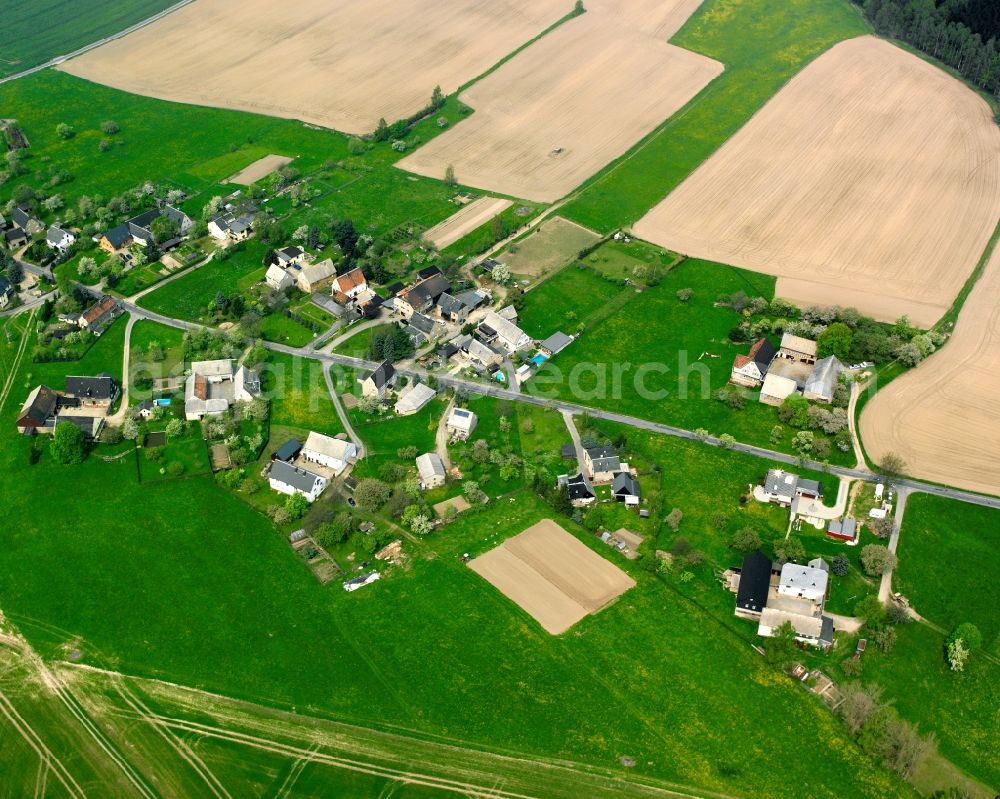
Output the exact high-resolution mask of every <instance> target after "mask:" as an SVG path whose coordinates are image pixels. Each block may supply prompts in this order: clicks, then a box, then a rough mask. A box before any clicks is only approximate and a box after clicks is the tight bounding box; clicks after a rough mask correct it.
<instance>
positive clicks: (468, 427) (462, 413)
mask: <svg viewBox="0 0 1000 799" xmlns="http://www.w3.org/2000/svg"><path fill="white" fill-rule="evenodd" d="M478 422H479V419H478V417H477V416H476V414H474V413H473V412H472V411H470V410H469V409H468V408H452V409H451V413H449V414H448V419H447V420H446V421H445V429H446V430H447V432H448V435H449V436H451V437H452V438H454V439H455V440H456V441H467V440H468V438H469V436H471V435H472V431H473V430H475V429H476V424H477V423H478Z"/></svg>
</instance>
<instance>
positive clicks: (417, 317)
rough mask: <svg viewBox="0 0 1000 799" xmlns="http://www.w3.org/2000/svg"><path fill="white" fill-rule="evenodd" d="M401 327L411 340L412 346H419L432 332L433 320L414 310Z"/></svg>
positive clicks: (428, 338)
mask: <svg viewBox="0 0 1000 799" xmlns="http://www.w3.org/2000/svg"><path fill="white" fill-rule="evenodd" d="M403 329H404V330H405V331H406V334H407V335H408V336H409V337H410V340H411V341H412V342H413V346H414V347H419V346H420V345H421V344H423V343H425V342H427V341H429V340H430V338H431V336H432V335H433V334H434V320H433V319H431V318H430V317H429V316H424V315H423V314H422V313H419V312H416V311H415V312H414V313H413V314H412V315H411V316H410V319H409V321H408V322H407V323H406V326H405V327H404V328H403Z"/></svg>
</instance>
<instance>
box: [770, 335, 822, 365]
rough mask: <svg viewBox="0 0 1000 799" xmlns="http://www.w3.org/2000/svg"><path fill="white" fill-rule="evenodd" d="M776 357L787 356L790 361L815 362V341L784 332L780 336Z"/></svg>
mask: <svg viewBox="0 0 1000 799" xmlns="http://www.w3.org/2000/svg"><path fill="white" fill-rule="evenodd" d="M778 357H779V358H788V359H789V360H791V361H799V362H800V363H808V364H813V363H816V342H815V341H812V340H811V339H808V338H802V336H796V335H794V334H792V333H785V334H784V335H782V337H781V346H780V347H779V348H778Z"/></svg>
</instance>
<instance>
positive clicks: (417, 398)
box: [396, 383, 437, 416]
mask: <svg viewBox="0 0 1000 799" xmlns="http://www.w3.org/2000/svg"><path fill="white" fill-rule="evenodd" d="M436 396H437V392H436V391H435V390H434V389H433V388H431V387H430V386H428V385H427V384H426V383H414V384H413V385H411V386H410V387H409V388H407V389H406V390H405V391H403V392H402V393H401V394H400V395H399V399H398V400H396V413H397V414H398V415H399V416H412V415H413V414H415V413H416V412H417V411H419V410H420V409H421V408H423V407H424V406H425V405H427V403H428V402H430V401H431V400H432V399H434V398H435V397H436Z"/></svg>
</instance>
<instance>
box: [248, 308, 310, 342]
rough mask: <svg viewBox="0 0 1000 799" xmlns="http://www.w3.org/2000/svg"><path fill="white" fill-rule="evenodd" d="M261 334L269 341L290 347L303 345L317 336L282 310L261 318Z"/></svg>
mask: <svg viewBox="0 0 1000 799" xmlns="http://www.w3.org/2000/svg"><path fill="white" fill-rule="evenodd" d="M260 335H261V338H265V339H267V340H268V341H277V342H278V343H280V344H288V345H289V346H290V347H302V346H304V345H306V344H308V343H309V342H310V341H312V340H313V339H314V338H316V333H314V332H313V331H312V330H310V329H309V328H307V327H305V326H304V325H301V324H299V322H297V321H296V320H295V319H292V318H291V317H290V316H285V315H284V314H283V313H282V312H281V311H277V312H275V313H270V314H268V315H267V316H265V317H264V318H263V319H261V320H260Z"/></svg>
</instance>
